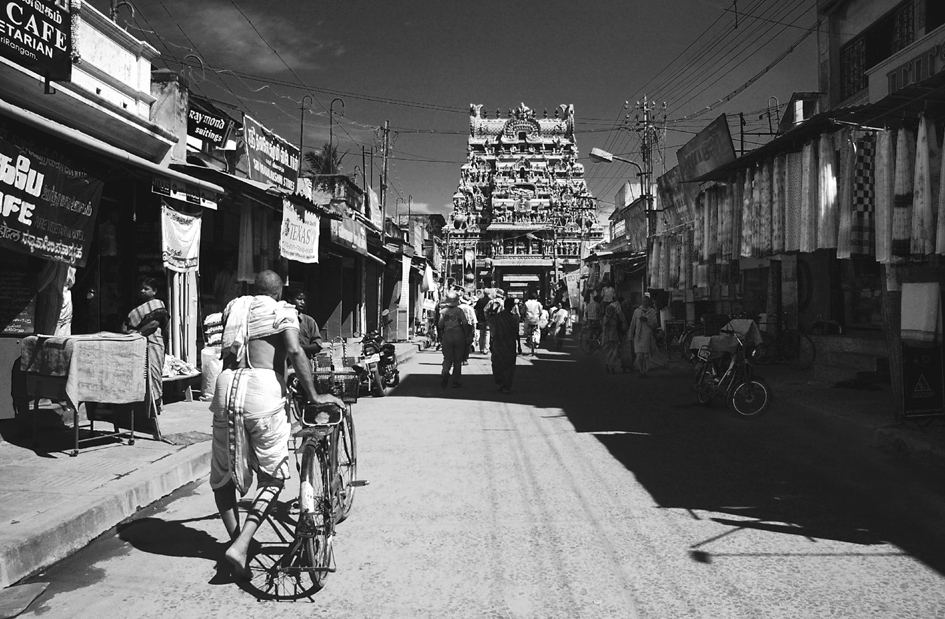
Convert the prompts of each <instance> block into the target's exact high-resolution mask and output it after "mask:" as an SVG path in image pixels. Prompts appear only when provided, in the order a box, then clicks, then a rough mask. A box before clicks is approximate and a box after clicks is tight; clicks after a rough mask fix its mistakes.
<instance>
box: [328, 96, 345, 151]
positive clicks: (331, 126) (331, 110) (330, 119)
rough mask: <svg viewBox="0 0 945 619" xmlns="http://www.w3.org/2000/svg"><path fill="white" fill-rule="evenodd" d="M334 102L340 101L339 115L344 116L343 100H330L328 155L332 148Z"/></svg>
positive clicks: (337, 98)
mask: <svg viewBox="0 0 945 619" xmlns="http://www.w3.org/2000/svg"><path fill="white" fill-rule="evenodd" d="M335 101H341V115H342V116H344V114H345V100H344V99H342V98H341V97H335V98H334V99H332V100H331V104H330V105H329V106H328V146H329V154H330V152H331V147H333V146H334V144H333V143H332V140H333V139H334V137H335Z"/></svg>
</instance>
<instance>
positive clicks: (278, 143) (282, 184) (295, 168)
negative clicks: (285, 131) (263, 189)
mask: <svg viewBox="0 0 945 619" xmlns="http://www.w3.org/2000/svg"><path fill="white" fill-rule="evenodd" d="M243 142H244V144H245V145H246V157H247V159H248V161H247V166H248V168H249V178H250V180H254V181H257V182H260V183H269V184H270V185H274V186H276V187H278V188H280V189H285V190H286V191H289V192H291V193H295V186H296V183H297V182H298V179H299V149H298V148H296V147H295V146H293V145H292V144H290V143H288V142H286V141H285V140H283V139H282V138H280V137H279V136H278V135H276V134H275V133H273V132H272V131H270V130H269V129H266V128H265V127H264V126H262V125H261V124H259V123H258V122H256V121H255V120H253V119H252V118H251V117H250V116H249V115H247V114H243Z"/></svg>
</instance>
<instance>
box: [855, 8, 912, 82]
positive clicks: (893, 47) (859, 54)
mask: <svg viewBox="0 0 945 619" xmlns="http://www.w3.org/2000/svg"><path fill="white" fill-rule="evenodd" d="M913 41H915V6H914V3H913V0H906V2H903V3H902V4H900V5H899V6H898V7H896V8H895V9H893V10H892V11H890V12H889V13H887V14H886V15H884V16H883V17H882V18H880V19H879V20H878V21H877V22H876V23H874V24H873V25H872V26H870V27H869V28H868V29H867V30H866V31H865V32H863V34H861V35H860V36H858V37H856V38H855V39H853V40H852V41H850V42H849V43H847V44H846V45H844V46H843V47H841V48H840V99H841V100H843V99H847V98H849V97H852V96H853V95H855V94H856V93H858V92H860V91H861V90H863V89H864V88H866V87H867V86H868V85H869V80H868V79H867V77H866V71H867V70H868V69H869V68H870V67H872V66H874V65H876V64H877V63H879V62H882V61H883V60H885V59H887V58H889V57H890V56H892V55H893V54H895V53H896V52H898V51H899V50H901V49H903V48H905V47H906V46H907V45H909V44H911V43H912V42H913Z"/></svg>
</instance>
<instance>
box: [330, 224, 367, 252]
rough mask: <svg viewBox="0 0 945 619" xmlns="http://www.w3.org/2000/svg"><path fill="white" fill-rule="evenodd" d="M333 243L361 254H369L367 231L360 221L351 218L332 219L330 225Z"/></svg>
mask: <svg viewBox="0 0 945 619" xmlns="http://www.w3.org/2000/svg"><path fill="white" fill-rule="evenodd" d="M330 229H331V241H332V242H333V243H335V244H336V245H341V246H342V247H347V248H348V249H353V250H354V251H356V252H358V253H360V254H367V253H368V250H367V230H365V228H364V224H362V223H361V222H360V221H355V220H353V219H350V218H347V217H346V218H344V219H341V220H338V219H332V220H331V224H330Z"/></svg>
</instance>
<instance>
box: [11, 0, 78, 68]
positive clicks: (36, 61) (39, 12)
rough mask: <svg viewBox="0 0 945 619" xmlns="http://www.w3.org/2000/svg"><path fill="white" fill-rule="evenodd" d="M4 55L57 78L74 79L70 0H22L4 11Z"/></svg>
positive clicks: (21, 64) (22, 65)
mask: <svg viewBox="0 0 945 619" xmlns="http://www.w3.org/2000/svg"><path fill="white" fill-rule="evenodd" d="M0 56H3V57H4V58H6V59H8V60H11V61H13V62H15V63H16V64H18V65H20V66H21V67H25V68H27V69H29V70H30V71H33V72H35V73H38V74H40V75H42V76H43V77H45V78H47V79H50V80H55V81H57V82H68V81H69V80H71V79H72V16H71V1H70V0H19V1H18V2H17V1H13V0H11V1H8V2H5V3H3V10H2V11H0Z"/></svg>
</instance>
